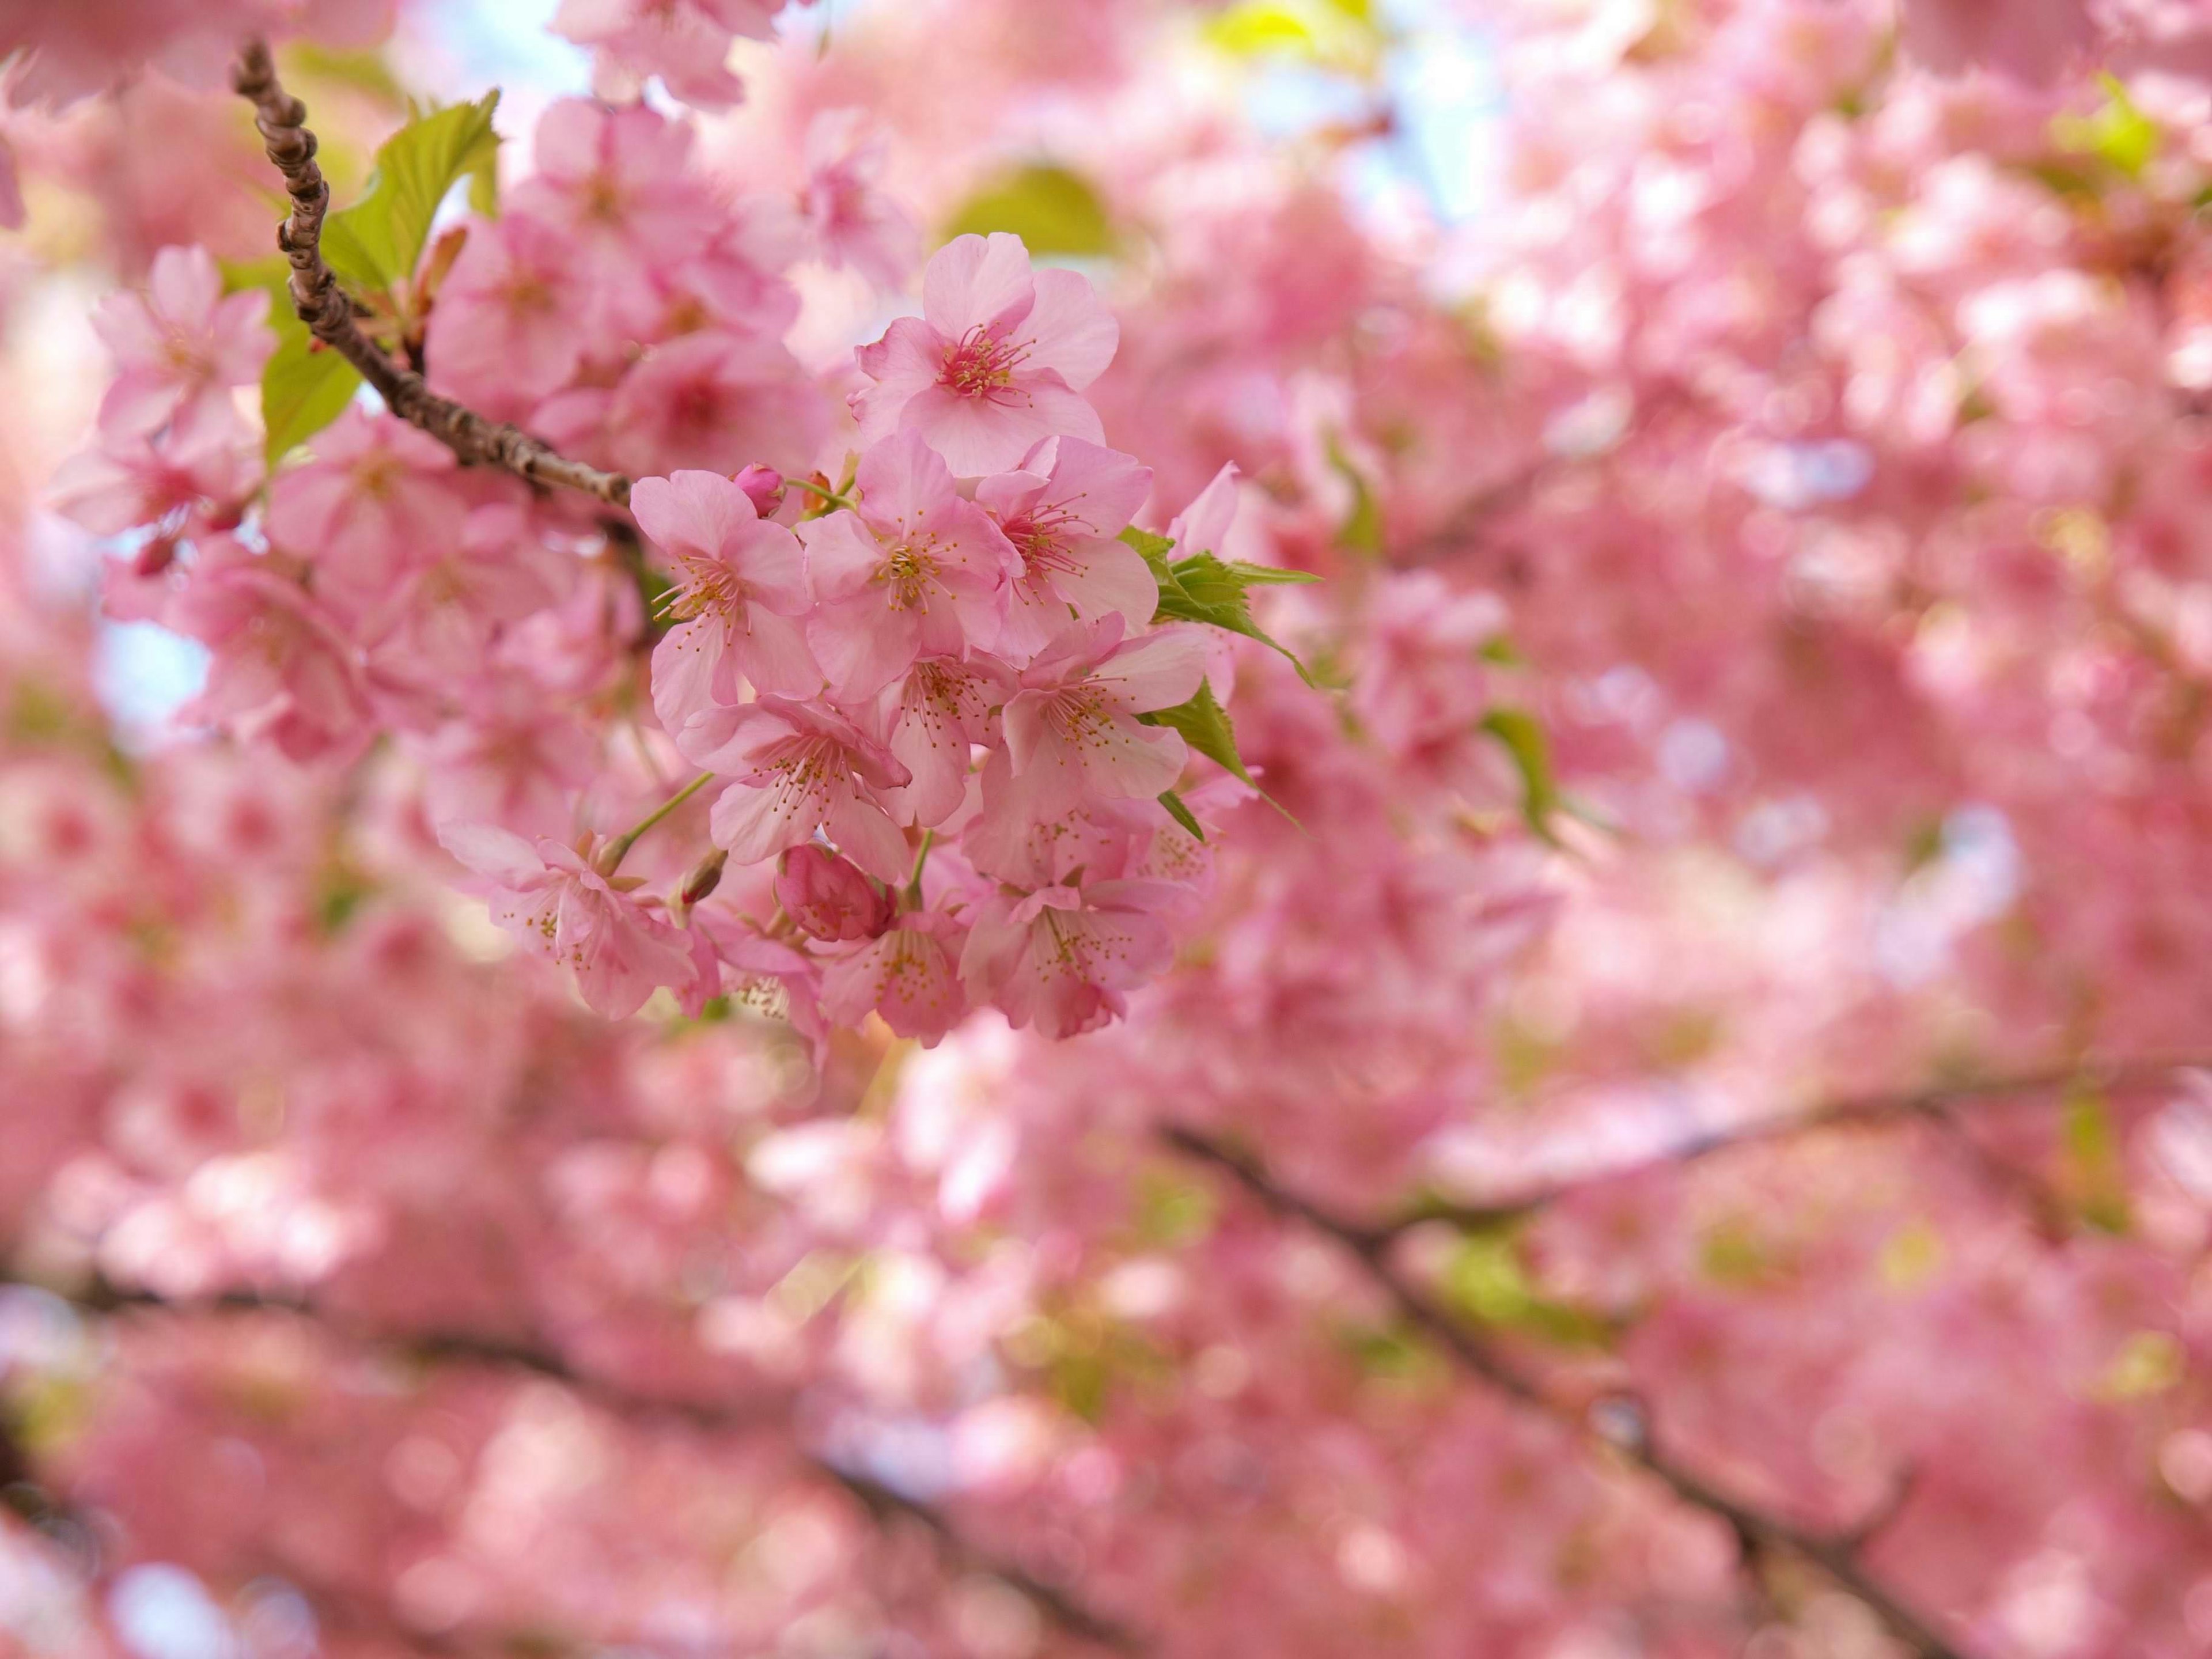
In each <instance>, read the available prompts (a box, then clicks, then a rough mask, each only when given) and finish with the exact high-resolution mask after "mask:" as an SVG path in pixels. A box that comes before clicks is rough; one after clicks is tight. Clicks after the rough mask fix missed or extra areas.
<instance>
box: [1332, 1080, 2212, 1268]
mask: <svg viewBox="0 0 2212 1659" xmlns="http://www.w3.org/2000/svg"><path fill="white" fill-rule="evenodd" d="M2200 1070H2201V1071H2212V1055H2206V1054H2171V1055H2154V1056H2150V1057H2148V1058H2145V1059H2140V1060H2079V1061H2076V1062H2075V1063H2074V1064H2072V1065H2070V1066H2049V1067H2046V1068H2045V1069H2043V1070H2040V1071H2034V1072H2021V1073H2015V1074H2014V1075H2013V1076H2010V1077H1992V1078H1984V1079H1980V1080H1979V1081H1977V1082H1971V1083H1960V1084H1953V1085H1944V1086H1942V1087H1936V1088H1928V1089H1916V1090H1912V1091H1907V1092H1904V1093H1899V1094H1886V1095H1849V1096H1844V1097H1839V1098H1837V1099H1834V1100H1830V1101H1826V1102H1823V1103H1820V1104H1819V1105H1816V1106H1814V1107H1812V1108H1810V1109H1808V1110H1805V1111H1802V1112H1794V1113H1790V1114H1787V1115H1783V1116H1780V1117H1767V1118H1759V1119H1758V1120H1756V1121H1752V1122H1748V1123H1736V1124H1731V1125H1729V1126H1728V1127H1725V1128H1719V1129H1713V1130H1711V1131H1708V1132H1707V1133H1703V1134H1697V1135H1692V1136H1691V1137H1690V1138H1689V1139H1686V1140H1680V1141H1677V1142H1675V1143H1674V1145H1673V1146H1661V1147H1657V1148H1655V1149H1654V1150H1653V1151H1651V1152H1648V1153H1644V1154H1643V1155H1640V1156H1638V1157H1636V1158H1629V1159H1627V1160H1626V1161H1624V1162H1622V1163H1620V1164H1608V1165H1607V1167H1606V1168H1604V1169H1601V1170H1592V1171H1590V1172H1589V1174H1586V1175H1578V1176H1570V1177H1568V1178H1567V1179H1566V1180H1564V1181H1559V1182H1553V1183H1551V1184H1549V1185H1547V1186H1542V1187H1537V1188H1531V1189H1530V1190H1528V1191H1527V1192H1524V1193H1522V1194H1518V1195H1516V1196H1515V1197H1511V1198H1506V1199H1500V1200H1498V1201H1497V1202H1496V1203H1494V1204H1454V1203H1450V1202H1449V1201H1424V1202H1422V1203H1419V1204H1415V1205H1413V1206H1411V1207H1409V1208H1407V1210H1405V1211H1403V1212H1401V1213H1400V1214H1398V1215H1395V1216H1394V1217H1392V1218H1390V1219H1389V1221H1387V1222H1384V1223H1383V1224H1381V1225H1376V1226H1372V1227H1367V1228H1361V1227H1358V1226H1357V1225H1354V1224H1350V1223H1345V1224H1342V1225H1346V1226H1349V1227H1351V1229H1352V1231H1355V1232H1358V1233H1360V1234H1361V1235H1362V1236H1363V1237H1368V1238H1372V1239H1387V1238H1390V1237H1395V1235H1396V1234H1399V1233H1401V1232H1403V1231H1406V1230H1407V1228H1409V1227H1414V1226H1418V1225H1420V1224H1421V1223H1423V1222H1426V1221H1443V1222H1449V1223H1451V1224H1453V1225H1456V1226H1462V1227H1472V1228H1482V1227H1494V1226H1498V1225H1503V1224H1504V1223H1507V1222H1512V1221H1518V1220H1521V1219H1522V1218H1525V1217H1527V1216H1529V1215H1533V1214H1534V1213H1535V1212H1537V1211H1539V1210H1541V1209H1542V1208H1544V1207H1545V1206H1547V1205H1549V1204H1555V1203H1557V1202H1559V1200H1561V1199H1563V1198H1566V1197H1569V1196H1571V1194H1576V1193H1579V1192H1582V1191H1583V1190H1585V1189H1586V1188H1591V1187H1598V1186H1602V1185H1604V1184H1605V1183H1606V1182H1610V1181H1619V1180H1623V1179H1626V1177H1627V1176H1632V1175H1636V1174H1638V1173H1640V1172H1641V1171H1643V1170H1649V1169H1653V1168H1656V1167H1657V1166H1658V1165H1660V1164H1689V1163H1692V1162H1695V1161H1696V1160H1698V1159H1699V1158H1709V1157H1711V1155H1712V1154H1713V1153H1715V1152H1727V1151H1729V1149H1731V1148H1733V1147H1737V1146H1755V1145H1758V1144H1759V1143H1760V1142H1763V1141H1771V1140H1787V1139H1792V1138H1794V1137H1796V1136H1797V1135H1802V1134H1812V1133H1817V1132H1818V1131H1820V1130H1822V1129H1840V1128H1851V1127H1863V1126H1879V1125H1883V1124H1892V1123H1906V1122H1915V1121H1917V1122H1923V1123H1931V1124H1934V1125H1935V1126H1936V1127H1937V1128H1939V1129H1941V1130H1942V1131H1944V1132H1945V1133H1948V1134H1951V1135H1953V1136H1954V1137H1956V1138H1957V1139H1960V1140H1961V1141H1962V1142H1964V1143H1965V1144H1966V1145H1967V1146H1969V1147H1971V1148H1972V1150H1973V1151H1974V1152H1975V1153H1976V1155H1977V1158H1978V1162H1979V1163H1980V1164H1982V1165H1983V1166H1984V1170H1985V1172H1986V1173H1988V1174H1990V1176H1991V1177H1992V1178H1993V1179H1996V1180H2000V1181H2002V1182H2005V1183H2006V1184H2008V1185H2014V1186H2019V1187H2021V1188H2023V1190H2026V1189H2027V1188H2029V1187H2032V1186H2033V1182H2032V1179H2031V1178H2030V1177H2027V1176H2023V1175H2021V1173H2020V1172H2019V1171H2017V1170H2011V1169H2009V1168H2008V1167H2007V1166H2005V1165H2003V1164H2001V1163H2000V1162H1998V1161H1997V1160H1996V1159H1994V1158H1991V1157H1990V1155H1989V1154H1988V1153H1986V1152H1984V1151H1983V1150H1982V1149H1981V1148H1980V1147H1979V1146H1978V1144H1977V1143H1975V1142H1973V1141H1972V1138H1971V1137H1970V1136H1968V1135H1966V1131H1965V1127H1964V1126H1963V1124H1962V1122H1961V1121H1960V1117H1959V1113H1960V1109H1961V1108H1963V1107H1967V1106H1973V1105H1977V1104H1981V1103H1987V1102H1991V1101H2000V1100H2005V1099H2008V1098H2014V1097H2017V1098H2020V1099H2023V1100H2025V1099H2032V1098H2039V1097H2044V1096H2047V1095H2049V1094H2051V1092H2052V1091H2054V1090H2064V1089H2072V1088H2086V1089H2094V1090H2101V1091H2115V1092H2119V1091H2130V1090H2136V1089H2145V1088H2153V1087H2155V1086H2156V1085H2159V1084H2161V1083H2164V1082H2166V1080H2167V1079H2170V1078H2172V1076H2173V1075H2174V1073H2177V1072H2188V1071H2200ZM2028 1195H2029V1196H2030V1197H2031V1198H2032V1199H2033V1198H2034V1197H2035V1194H2033V1193H2032V1192H2031V1193H2029V1194H2028ZM2035 1207H2036V1208H2037V1209H2038V1212H2039V1219H2042V1220H2046V1221H2047V1220H2048V1218H2047V1217H2046V1216H2045V1215H2043V1214H2042V1210H2043V1208H2044V1205H2043V1203H2042V1202H2041V1201H2040V1200H2038V1201H2037V1203H2036V1205H2035Z"/></svg>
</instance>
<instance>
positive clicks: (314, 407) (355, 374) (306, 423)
mask: <svg viewBox="0 0 2212 1659" xmlns="http://www.w3.org/2000/svg"><path fill="white" fill-rule="evenodd" d="M360 389H361V374H360V372H359V371H358V370H356V368H354V366H353V365H352V364H351V363H349V362H347V361H346V360H345V359H344V358H343V357H341V356H338V354H337V352H335V351H332V350H331V349H329V348H328V347H326V346H320V345H318V344H317V343H316V342H315V337H314V336H313V335H312V334H310V333H308V332H307V325H306V324H305V323H302V322H301V321H300V319H298V318H296V317H294V318H289V319H284V320H283V321H281V322H279V323H278V324H277V325H276V354H275V355H274V356H271V357H270V359H269V367H268V368H265V369H264V370H263V371H262V374H261V422H262V425H263V426H264V428H266V429H267V438H266V441H265V449H266V453H267V455H268V458H269V463H270V465H272V466H273V465H276V463H277V462H278V461H279V460H281V459H283V458H284V457H285V456H286V455H288V454H289V453H291V452H292V451H293V450H295V449H296V448H298V447H299V446H301V444H303V443H305V442H307V440H308V439H310V438H312V437H313V436H314V435H315V434H317V433H318V432H320V431H321V430H322V429H323V428H325V427H326V426H328V425H329V424H330V423H331V422H332V421H335V420H336V419H337V417H338V416H341V415H343V414H344V413H345V409H346V405H347V404H349V403H351V402H352V401H353V397H354V393H355V392H358V391H359V390H360Z"/></svg>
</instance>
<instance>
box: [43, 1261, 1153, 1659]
mask: <svg viewBox="0 0 2212 1659" xmlns="http://www.w3.org/2000/svg"><path fill="white" fill-rule="evenodd" d="M4 1285H29V1286H33V1287H35V1288H38V1289H40V1290H43V1291H47V1292H48V1293H49V1294H52V1293H55V1291H54V1287H53V1286H52V1285H48V1284H46V1283H44V1282H43V1281H41V1280H40V1279H35V1278H33V1277H30V1276H27V1275H21V1274H18V1273H14V1272H11V1271H5V1270H0V1286H4ZM65 1299H66V1300H67V1301H68V1302H69V1303H70V1306H72V1307H73V1308H75V1309H76V1310H78V1311H79V1312H81V1313H82V1314H85V1315H87V1316H114V1315H118V1314H125V1313H129V1312H131V1311H149V1312H159V1313H163V1314H168V1315H173V1316H178V1317H186V1318H188V1317H195V1316H197V1317H208V1316H217V1317H219V1316H251V1315H255V1314H277V1315H288V1316H293V1317H295V1318H299V1319H304V1320H311V1321H313V1322H315V1323H316V1324H317V1325H318V1326H319V1327H320V1328H323V1329H324V1330H325V1331H327V1332H329V1333H330V1334H331V1335H333V1336H335V1337H337V1338H338V1339H339V1340H341V1341H343V1342H344V1343H346V1344H347V1345H348V1346H350V1347H354V1348H356V1349H360V1350H362V1351H366V1352H378V1353H382V1354H386V1355H389V1356H392V1357H393V1358H402V1359H404V1360H407V1361H409V1362H411V1363H412V1364H419V1365H435V1364H456V1365H478V1366H484V1367H489V1368H491V1369H494V1370H507V1371H513V1372H520V1373H522V1374H525V1375H527V1376H535V1377H538V1378H541V1379H544V1381H547V1382H550V1383H557V1384H558V1385H559V1386H560V1387H561V1388H562V1389H566V1390H567V1391H568V1392H569V1393H570V1394H572V1395H575V1396H576V1397H577V1398H578V1399H580V1400H582V1401H586V1402H588V1403H589V1404H590V1405H592V1406H593V1407H596V1408H598V1409H599V1410H600V1411H603V1412H605V1413H608V1414H609V1415H610V1416H611V1417H614V1418H617V1419H621V1420H623V1421H624V1422H627V1423H631V1424H640V1425H642V1424H651V1423H653V1422H656V1421H660V1422H675V1423H680V1424H682V1425H685V1426H687V1427H690V1428H692V1429H695V1430H699V1431H706V1432H710V1433H718V1434H740V1435H744V1434H757V1433H763V1432H778V1431H784V1430H786V1429H787V1427H788V1420H787V1413H785V1412H783V1411H781V1410H769V1411H763V1410H762V1409H759V1408H757V1407H741V1406H740V1407H732V1406H728V1405H725V1404H720V1403H717V1402H715V1401H709V1400H681V1399H674V1398H664V1397H659V1396H656V1395H643V1394H640V1393H638V1392H636V1391H635V1390H634V1389H626V1388H623V1387H622V1386H620V1385H619V1384H616V1383H610V1382H608V1381H606V1380H605V1379H604V1378H601V1377H597V1376H592V1375H591V1374H589V1373H588V1372H586V1371H584V1370H580V1369H578V1368H577V1367H576V1366H575V1365H574V1364H572V1363H571V1362H570V1361H569V1360H568V1358H565V1357H564V1356H563V1355H562V1353H561V1352H559V1351H558V1350H557V1349H556V1348H555V1347H553V1346H550V1345H547V1344H544V1343H540V1342H538V1341H535V1340H530V1339H528V1338H518V1337H512V1336H506V1335H501V1334H493V1333H489V1332H483V1331H477V1330H473V1329H470V1328H465V1327H459V1326H454V1327H439V1328H431V1329H428V1330H422V1331H411V1332H406V1333H396V1332H382V1331H376V1330H372V1329H368V1328H364V1327H362V1326H360V1325H358V1324H356V1322H353V1321H350V1320H347V1319H343V1318H341V1317H338V1316H335V1315H333V1314H332V1313H331V1311H330V1310H327V1309H325V1308H323V1307H320V1306H319V1305H318V1304H316V1303H315V1302H314V1301H313V1299H311V1298H309V1297H295V1296H285V1295H277V1294H264V1293H261V1292H256V1291H228V1292H223V1293H220V1294H217V1295H214V1296H210V1297H200V1298H174V1297H166V1296H162V1295H160V1294H158V1293H156V1292H155V1291H149V1290H144V1289H141V1288H134V1287H131V1286H126V1285H119V1284H117V1283H116V1282H114V1281H113V1280H112V1279H109V1278H107V1277H106V1275H104V1274H100V1273H94V1274H93V1275H92V1276H90V1277H89V1278H88V1279H85V1280H83V1281H82V1282H81V1283H78V1284H76V1285H73V1286H70V1287H68V1289H67V1293H66V1297H65ZM803 1461H804V1462H805V1464H806V1465H807V1466H808V1467H809V1468H811V1469H812V1470H813V1471H814V1472H815V1473H816V1474H818V1475H819V1476H820V1477H821V1478H823V1480H828V1481H829V1482H830V1483H832V1484H833V1485H835V1486H838V1487H839V1488H841V1489H842V1490H843V1491H844V1492H847V1493H848V1494H849V1495H850V1496H851V1497H852V1498H854V1499H855V1500H856V1501H857V1502H858V1503H859V1504H860V1506H861V1508H862V1509H864V1510H866V1512H867V1513H868V1515H869V1516H872V1518H873V1519H874V1520H875V1521H876V1522H877V1523H878V1525H885V1526H888V1525H889V1524H890V1523H892V1522H896V1521H901V1520H904V1521H908V1522H914V1523H915V1524H918V1525H919V1526H920V1527H921V1528H922V1529H923V1530H924V1531H926V1532H927V1534H929V1536H930V1537H931V1538H932V1539H933V1541H934V1542H935V1544H936V1546H937V1547H938V1550H939V1553H940V1554H941V1555H942V1556H943V1557H944V1559H945V1561H946V1563H947V1564H948V1565H950V1566H951V1567H952V1568H953V1569H954V1570H955V1571H959V1572H968V1573H978V1574H981V1575H983V1576H985V1577H989V1578H993V1579H995V1580H997V1581H998V1582H1000V1583H1003V1584H1006V1585H1007V1586H1008V1587H1009V1588H1011V1589H1014V1590H1016V1591H1018V1593H1019V1594H1020V1595H1023V1596H1024V1597H1025V1598H1026V1599H1027V1600H1029V1601H1030V1602H1031V1603H1033V1604H1034V1605H1035V1606H1036V1608H1037V1609H1038V1611H1039V1612H1040V1613H1042V1615H1043V1616H1045V1617H1046V1618H1048V1619H1049V1620H1051V1621H1052V1622H1053V1623H1054V1625H1056V1626H1059V1627H1060V1629H1061V1630H1063V1631H1064V1632H1066V1633H1067V1634H1068V1635H1070V1636H1073V1637H1075V1638H1079V1639H1081V1640H1084V1641H1086V1642H1091V1643H1094V1644H1098V1645H1100V1646H1103V1647H1108V1648H1111V1649H1114V1650H1117V1651H1121V1652H1124V1653H1141V1652H1143V1651H1145V1650H1146V1648H1147V1646H1148V1645H1149V1644H1148V1643H1147V1642H1146V1640H1145V1639H1144V1638H1141V1637H1140V1636H1139V1635H1138V1634H1137V1633H1136V1632H1133V1631H1132V1630H1131V1629H1129V1628H1128V1627H1127V1626H1125V1625H1123V1624H1121V1622H1119V1621H1118V1620H1114V1619H1110V1618H1109V1617H1107V1616H1106V1615H1104V1614H1103V1613H1099V1612H1097V1611H1096V1610H1094V1609H1093V1608H1091V1607H1089V1606H1087V1605H1086V1604H1085V1602H1084V1601H1082V1600H1081V1598H1080V1597H1079V1595H1077V1594H1075V1593H1074V1592H1073V1591H1072V1590H1070V1589H1067V1588H1066V1587H1064V1586H1061V1585H1058V1584H1054V1583H1049V1582H1048V1581H1047V1580H1045V1579H1044V1578H1042V1577H1039V1576H1038V1575H1037V1574H1036V1573H1035V1572H1033V1571H1030V1569H1029V1568H1027V1567H1024V1566H1023V1565H1021V1564H1019V1563H1018V1562H1014V1561H1010V1560H1006V1559H1002V1558H1001V1557H1000V1556H998V1555H996V1554H994V1553H992V1552H990V1551H988V1550H987V1549H985V1548H983V1547H981V1546H980V1545H978V1544H976V1543H975V1541H973V1540H971V1539H969V1537H968V1536H967V1535H966V1534H963V1532H962V1531H961V1530H960V1528H958V1527H957V1526H956V1525H955V1524H954V1523H953V1522H952V1521H951V1518H950V1517H949V1516H946V1515H945V1513H944V1512H943V1511H942V1510H939V1509H938V1508H936V1507H935V1506H934V1505H933V1504H927V1503H924V1502H922V1501H921V1499H919V1498H913V1497H910V1496H908V1494H906V1493H904V1492H899V1491H898V1490H896V1488H895V1487H893V1486H889V1485H887V1484H885V1483H884V1481H882V1480H878V1479H875V1478H873V1477H872V1476H870V1475H868V1474H863V1473H861V1472H860V1471H858V1470H856V1469H852V1468H846V1467H843V1466H842V1465H841V1464H840V1463H839V1462H837V1461H836V1460H835V1459H833V1458H830V1457H828V1456H824V1455H819V1454H811V1453H810V1454H804V1455H803ZM16 1486H27V1487H29V1488H31V1489H33V1491H35V1492H41V1493H44V1492H46V1488H45V1487H44V1486H41V1485H40V1483H39V1481H38V1480H37V1474H36V1468H35V1464H34V1462H33V1459H32V1457H31V1455H30V1454H29V1453H28V1451H27V1449H25V1448H24V1447H23V1445H22V1444H21V1441H20V1440H19V1439H18V1438H17V1437H15V1435H14V1434H13V1433H12V1432H10V1431H9V1429H8V1425H7V1424H6V1423H5V1421H4V1419H0V1488H5V1489H13V1488H15V1487H16ZM50 1496H51V1495H50ZM54 1512H66V1510H65V1509H64V1510H57V1511H54ZM286 1576H287V1577H296V1576H297V1575H296V1573H294V1572H289V1571H288V1572H287V1574H286ZM316 1588H317V1594H316V1600H317V1601H318V1602H319V1603H321V1602H325V1601H329V1600H330V1599H331V1596H333V1595H337V1592H333V1591H325V1589H323V1588H322V1587H316Z"/></svg>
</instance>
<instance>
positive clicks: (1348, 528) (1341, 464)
mask: <svg viewBox="0 0 2212 1659" xmlns="http://www.w3.org/2000/svg"><path fill="white" fill-rule="evenodd" d="M1328 464H1329V466H1330V468H1331V470H1332V471H1334V472H1335V473H1336V475H1337V477H1340V478H1342V479H1343V480H1344V481H1345V483H1346V484H1347V485H1349V486H1350V487H1351V490H1352V507H1351V509H1350V510H1349V511H1348V512H1346V513H1345V515H1344V522H1343V523H1342V524H1340V525H1339V526H1337V527H1336V539H1337V543H1338V544H1339V545H1340V546H1343V547H1348V548H1351V549H1352V550H1353V551H1355V552H1358V553H1364V554H1366V555H1367V556H1369V557H1370V558H1373V557H1376V556H1378V555H1380V554H1381V552H1382V551H1383V503H1382V502H1381V501H1377V500H1376V496H1375V492H1374V490H1373V489H1370V487H1369V485H1368V483H1367V475H1366V474H1365V473H1364V472H1362V471H1360V470H1359V469H1358V467H1356V466H1354V465H1352V458H1351V457H1350V456H1349V455H1347V454H1346V453H1344V447H1343V446H1342V445H1341V444H1340V443H1338V442H1337V441H1336V440H1335V439H1334V438H1331V439H1330V440H1329V441H1328Z"/></svg>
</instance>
